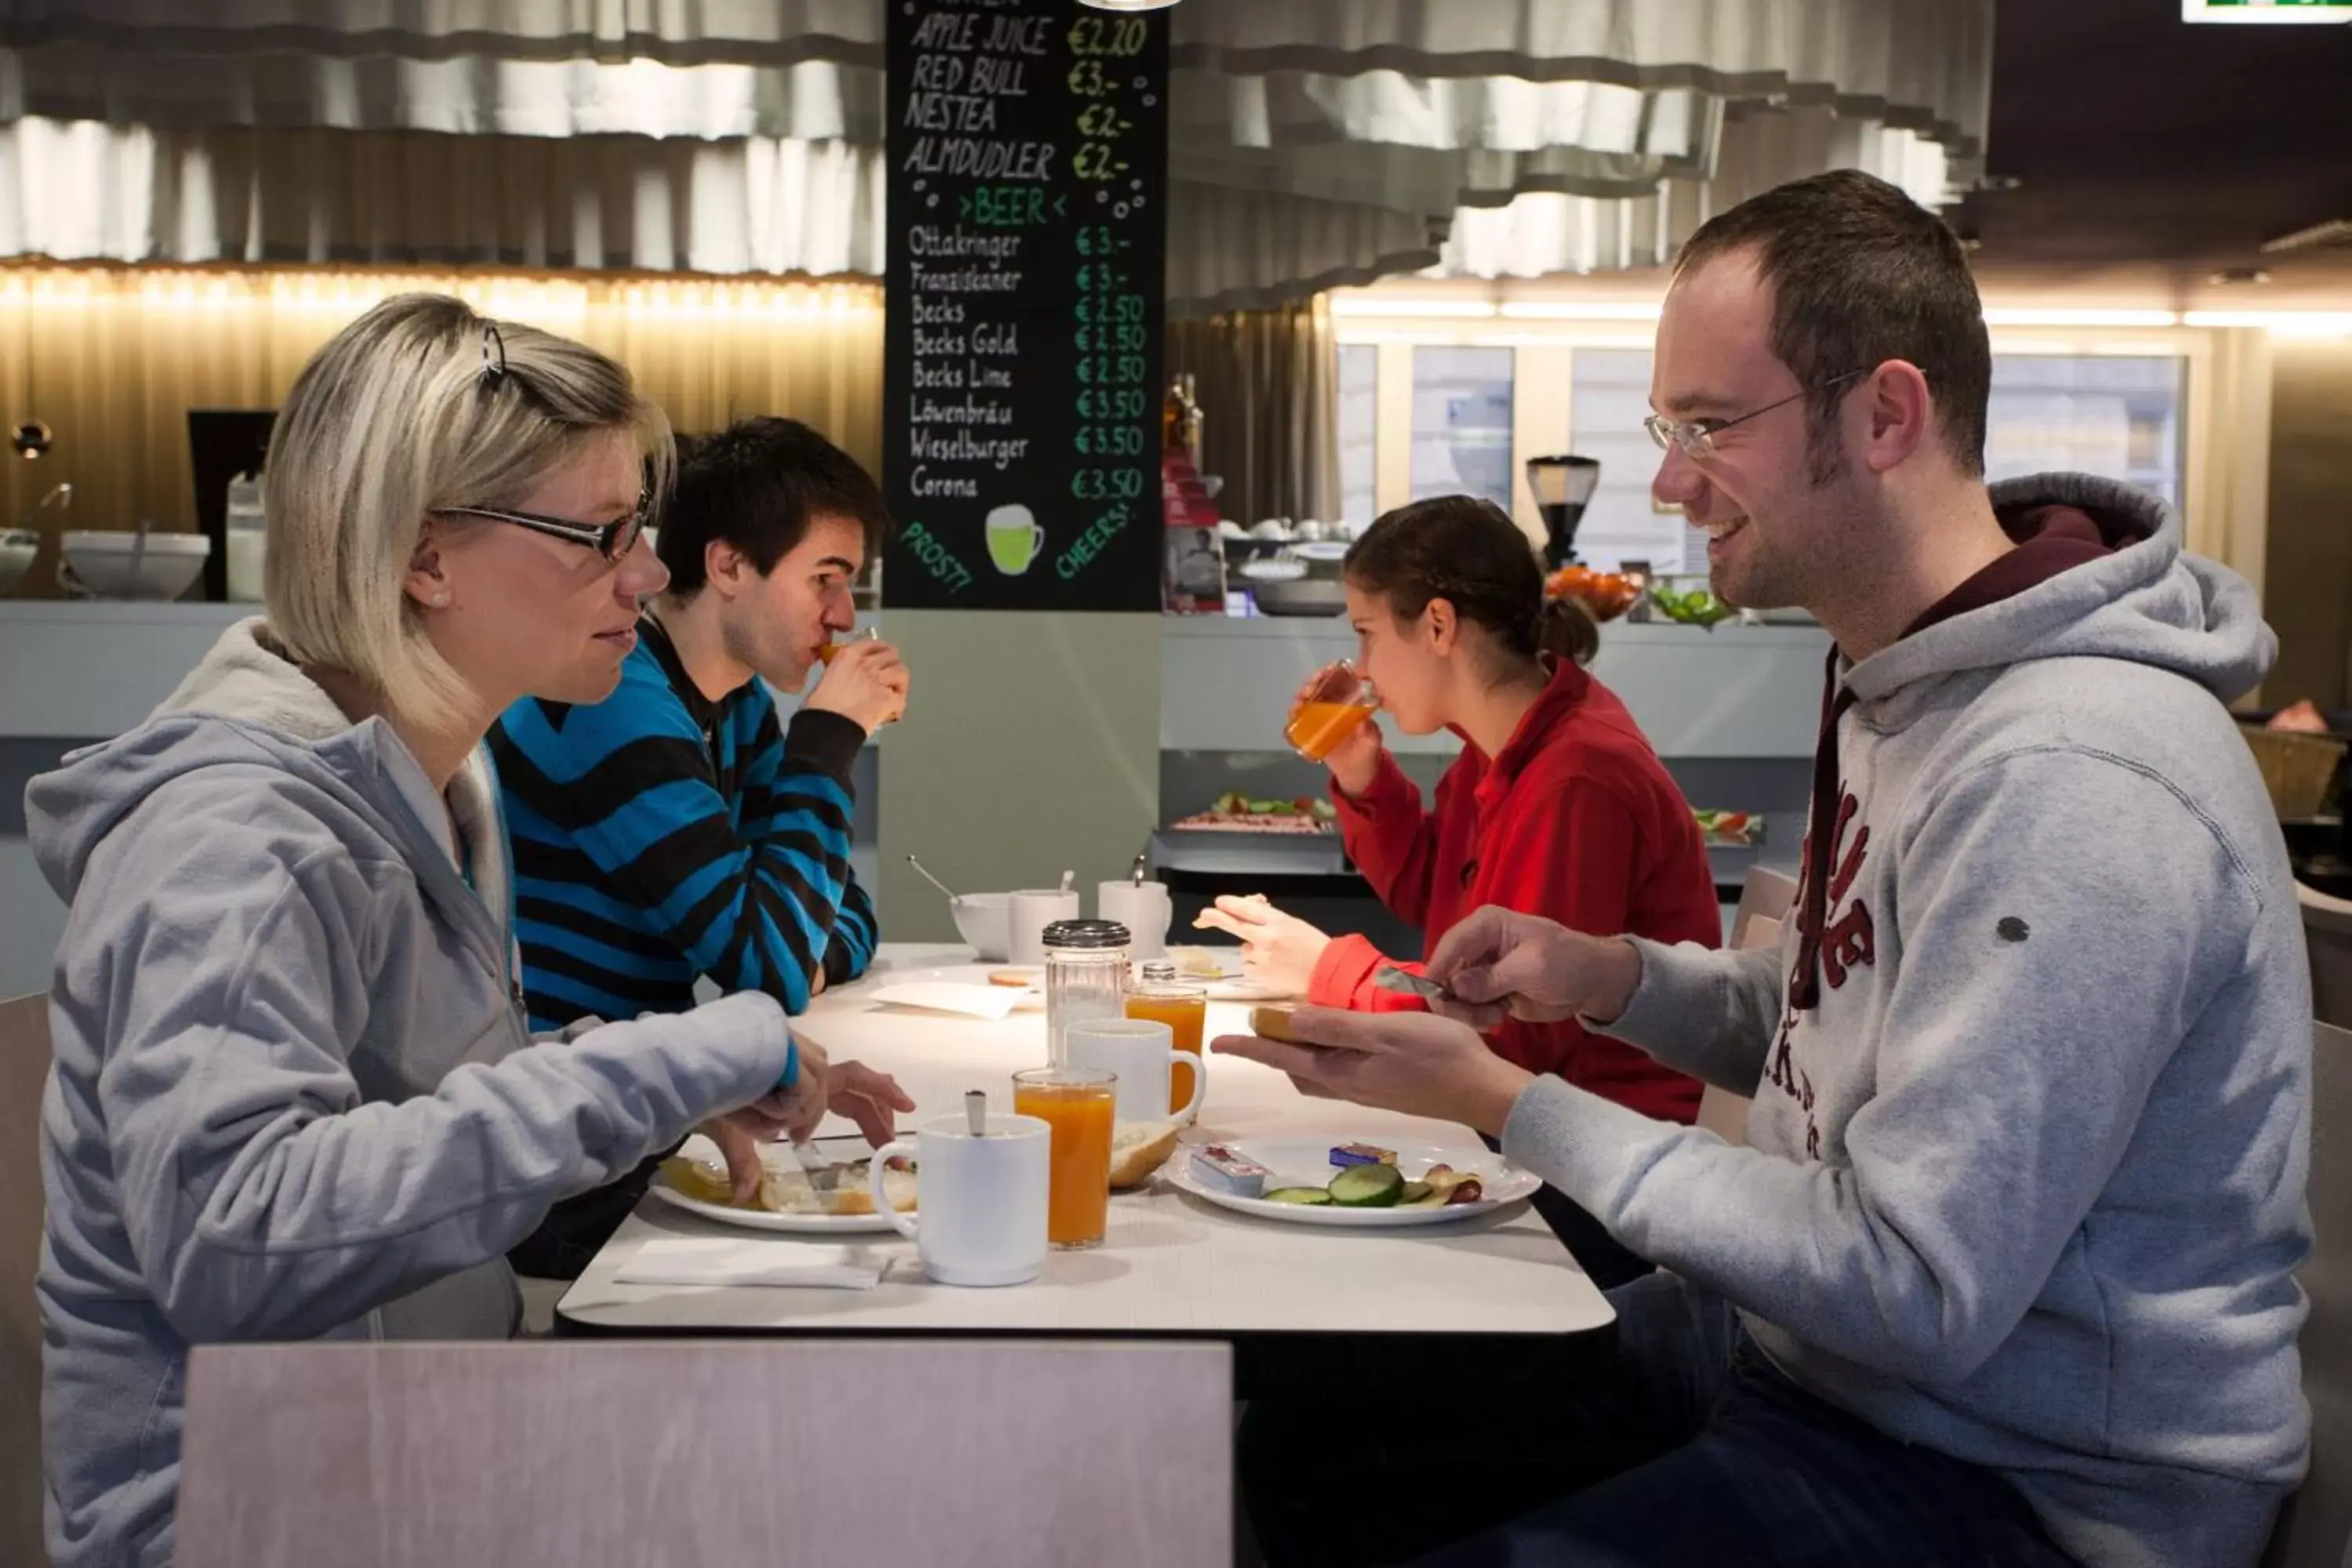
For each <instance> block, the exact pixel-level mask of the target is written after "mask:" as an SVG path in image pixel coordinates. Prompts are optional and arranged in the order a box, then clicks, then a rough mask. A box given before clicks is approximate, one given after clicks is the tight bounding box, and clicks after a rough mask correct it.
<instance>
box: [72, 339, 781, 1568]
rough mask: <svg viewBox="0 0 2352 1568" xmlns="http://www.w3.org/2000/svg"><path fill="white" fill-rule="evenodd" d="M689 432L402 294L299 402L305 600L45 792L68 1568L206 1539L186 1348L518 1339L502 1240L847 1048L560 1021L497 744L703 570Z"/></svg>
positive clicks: (589, 688)
mask: <svg viewBox="0 0 2352 1568" xmlns="http://www.w3.org/2000/svg"><path fill="white" fill-rule="evenodd" d="M670 449H671V447H670V438H669V431H668V428H667V424H666V422H665V421H664V420H663V418H662V416H661V414H660V412H659V411H658V410H657V409H656V408H655V407H654V406H653V405H652V404H650V403H648V402H646V400H645V398H643V397H642V396H641V395H638V393H637V392H636V391H635V388H634V387H633V386H632V385H631V384H630V380H629V376H628V373H627V372H626V371H625V370H623V369H622V368H621V367H620V366H619V365H617V364H615V363H613V362H612V361H611V360H609V359H606V358H605V357H604V355H602V354H599V353H595V352H593V350H590V349H587V348H584V347H583V346H581V345H580V344H578V343H575V342H567V341H566V340H564V339H562V338H559V337H554V336H551V335H550V334H548V333H546V332H541V331H533V330H532V329H530V328H528V327H523V326H519V325H512V324H497V325H493V324H492V323H490V322H488V321H484V320H482V319H481V318H480V317H478V316H477V315H476V314H475V313H474V312H473V311H472V310H469V309H467V307H466V306H465V305H463V304H461V303H459V302H458V301H457V300H451V299H444V298H438V297H434V296H426V295H411V296H407V297H404V298H400V299H394V300H386V301H384V302H383V304H381V305H378V306H377V307H376V308H374V309H373V310H370V311H369V312H368V313H367V314H366V315H364V316H362V317H361V318H360V319H359V320H358V321H354V322H352V324H351V325H350V326H349V327H347V328H345V329H344V330H343V331H342V332H341V333H340V334H339V335H338V336H337V337H336V338H335V339H334V341H332V342H330V343H329V344H328V345H327V346H326V347H325V348H324V349H322V350H320V353H318V354H317V356H316V357H314V358H313V359H312V360H311V361H310V364H309V365H308V366H307V367H306V368H305V369H304V370H303V372H302V374H301V375H300V377H299V379H298V380H297V381H296V383H295V385H294V389H293V391H292V393H291V394H290V395H289V397H288V398H287V400H286V404H285V406H284V408H283V409H282V410H281V411H280V414H279V416H278V425H277V429H276V433H275V434H274V436H273V437H272V439H271V442H270V448H269V457H268V466H267V469H266V474H265V478H264V480H263V487H264V489H263V495H264V505H265V507H266V508H267V510H268V588H267V593H268V605H267V611H268V613H267V614H266V615H264V616H260V617H257V618H256V619H252V620H247V621H246V622H243V623H242V624H240V625H238V626H234V627H232V628H231V629H230V630H229V631H228V632H226V634H225V635H224V636H223V637H222V638H221V639H220V641H219V642H218V643H217V644H215V647H213V649H212V651H211V653H209V654H208V655H207V656H206V657H205V659H204V660H203V662H202V663H201V664H200V665H199V666H198V667H197V668H196V670H195V671H194V673H193V674H192V675H190V676H189V677H188V679H186V680H185V681H184V682H183V683H182V684H181V686H180V689H178V691H176V692H175V693H173V696H172V697H171V699H170V700H168V701H166V702H165V703H164V704H163V707H162V708H161V709H160V710H157V711H156V713H155V714H154V715H153V716H152V718H151V719H149V720H148V721H147V722H146V723H145V724H143V725H142V726H141V727H140V728H139V729H137V730H134V731H131V733H129V734H127V735H124V736H122V737H121V738H120V739H118V740H115V741H112V742H108V743H106V744H104V745H101V746H97V747H93V748H91V749H89V750H87V751H84V752H78V753H75V754H74V755H73V756H71V757H69V758H68V759H67V761H66V763H64V765H63V766H62V767H61V768H60V769H59V770H58V772H56V773H49V774H47V775H45V776H44V777H41V778H38V779H36V780H35V781H34V782H33V784H32V786H31V788H30V789H29V791H28V792H27V795H26V813H27V816H28V818H29V823H30V830H31V835H32V837H33V840H34V843H35V846H36V847H37V851H38V853H39V857H40V861H41V866H42V869H43V871H44V872H45V873H46V874H47V878H48V879H49V882H50V885H51V886H53V887H54V888H55V889H57V890H58V894H59V895H60V896H61V897H63V898H65V899H66V900H68V902H69V903H70V904H71V905H72V913H71V917H70V920H69V921H68V926H67V931H66V936H65V940H64V942H63V944H62V945H61V947H60V948H59V950H58V960H57V970H56V977H55V981H54V984H53V985H52V989H51V993H50V996H51V1000H50V1020H51V1030H52V1035H53V1040H54V1045H55V1050H56V1058H57V1066H56V1070H55V1073H54V1074H53V1076H52V1078H51V1079H50V1082H49V1087H48V1090H47V1096H46V1099H45V1102H44V1104H43V1106H42V1125H41V1164H42V1177H43V1184H44V1188H45V1192H46V1196H47V1207H48V1219H47V1225H48V1244H47V1247H46V1248H45V1250H44V1252H43V1256H42V1260H41V1268H40V1274H39V1279H38V1282H37V1291H38V1296H39V1300H40V1306H41V1312H42V1318H43V1322H44V1325H45V1331H46V1335H45V1337H46V1362H45V1388H44V1393H43V1414H44V1419H45V1421H46V1424H47V1425H46V1441H45V1445H44V1447H45V1450H46V1452H45V1465H46V1469H47V1484H48V1537H49V1549H50V1552H51V1553H52V1555H53V1556H54V1558H55V1560H56V1562H57V1563H58V1568H81V1565H83V1564H93V1565H94V1564H98V1563H108V1564H117V1563H146V1564H152V1563H164V1562H167V1561H169V1559H170V1556H171V1552H172V1526H173V1499H174V1489H175V1486H176V1483H177V1479H178V1473H179V1439H180V1421H181V1410H182V1396H183V1390H184V1386H185V1373H186V1363H187V1356H188V1351H189V1347H190V1346H191V1345H194V1344H197V1343H202V1342H217V1341H238V1340H295V1339H310V1338H320V1337H323V1338H330V1339H350V1340H375V1339H392V1338H410V1339H469V1338H483V1337H503V1336H505V1335H507V1334H509V1333H510V1332H512V1331H513V1330H514V1328H515V1326H516V1322H517V1317H518V1300H517V1296H516V1291H515V1286H514V1279H513V1277H512V1275H511V1274H510V1273H509V1270H508V1268H507V1266H506V1264H505V1262H504V1261H503V1254H504V1253H505V1252H506V1250H507V1249H508V1247H511V1246H512V1245H513V1244H514V1243H515V1242H516V1241H518V1240H519V1239H520V1238H521V1237H523V1236H525V1235H527V1234H528V1233H529V1232H530V1230H531V1228H532V1227H533V1226H535V1225H536V1224H537V1223H538V1222H539V1220H540V1219H541V1216H543V1215H545V1214H546V1212H547V1211H548V1209H549V1207H550V1206H551V1205H553V1204H554V1203H556V1202H557V1201H558V1200H559V1199H562V1198H564V1197H568V1196H570V1195H572V1194H577V1193H581V1192H584V1191H587V1190H588V1189H590V1188H593V1187H596V1186H599V1185H602V1184H605V1183H608V1182H611V1181H613V1180H614V1179H615V1178H616V1177H619V1176H621V1175H622V1174H624V1173H626V1172H628V1171H629V1170H630V1169H632V1168H633V1167H635V1165H636V1164H637V1163H639V1162H641V1161H642V1160H644V1159H646V1157H647V1156H648V1155H649V1154H651V1153H654V1152H658V1151H660V1150H662V1149H664V1148H666V1147H667V1146H668V1145H670V1144H672V1143H674V1142H677V1140H678V1139H680V1138H681V1137H683V1136H684V1135H685V1134H686V1132H687V1131H688V1129H690V1128H692V1127H693V1126H694V1125H695V1124H696V1123H697V1122H698V1121H702V1120H704V1119H705V1118H707V1117H711V1116H714V1115H717V1114H719V1113H722V1112H730V1111H737V1108H748V1109H745V1110H740V1111H737V1114H738V1115H739V1117H740V1118H741V1119H743V1120H746V1121H750V1122H751V1124H753V1125H754V1126H755V1127H756V1128H757V1129H758V1130H759V1131H761V1132H763V1133H765V1134H766V1135H768V1136H774V1135H776V1134H777V1133H778V1132H780V1131H782V1132H790V1133H792V1134H794V1135H798V1136H805V1134H806V1131H807V1130H808V1128H809V1127H810V1126H811V1125H813V1124H814V1120H815V1118H816V1116H817V1115H818V1114H820V1113H821V1107H822V1099H823V1092H824V1088H823V1079H824V1064H823V1060H822V1058H821V1057H819V1056H818V1055H817V1054H816V1053H815V1052H814V1051H813V1050H797V1051H796V1049H795V1047H794V1045H793V1039H792V1036H791V1034H790V1031H789V1030H788V1029H787V1027H786V1026H785V1021H784V1014H783V1009H782V1007H780V1006H779V1005H777V1004H776V1003H775V1002H774V1001H773V1000H772V998H770V997H767V996H764V995H761V994H744V995H738V996H732V997H730V998H728V999H727V1000H725V1001H722V1002H718V1003H714V1004H712V1005H709V1006H707V1007H703V1008H700V1009H698V1010H697V1011H695V1012H692V1013H688V1014H685V1015H681V1016H669V1017H660V1016H649V1017H646V1018H644V1019H640V1020H637V1021H635V1022H631V1023H617V1024H611V1025H606V1026H601V1027H591V1028H588V1029H585V1030H582V1031H574V1032H573V1034H574V1037H572V1038H571V1039H570V1040H569V1041H568V1042H550V1043H545V1044H538V1043H534V1042H533V1040H532V1039H531V1038H530V1037H529V1036H528V1034H527V1033H526V1032H525V1026H524V1021H523V1011H522V1005H521V993H520V987H519V986H518V984H516V971H515V959H514V940H513V936H512V923H513V912H512V909H511V903H512V900H511V896H510V892H509V889H511V887H512V886H513V874H512V870H511V868H510V866H509V861H508V854H507V847H506V838H505V834H504V832H503V830H502V827H501V825H500V823H499V817H498V805H497V801H498V790H497V787H496V784H495V782H494V781H493V780H492V779H491V777H490V775H489V773H488V764H487V763H486V761H485V760H484V753H483V751H482V749H481V746H480V742H481V740H482V737H483V735H484V733H485V732H486V731H488V728H489V726H490V722H491V721H492V720H494V719H495V718H496V717H497V716H498V715H499V713H500V712H501V711H502V710H505V709H506V708H508V707H509V706H510V705H511V704H513V703H514V702H516V701H518V700H520V699H522V698H525V697H541V698H547V699H550V700H556V701H566V702H594V701H596V700H599V699H601V698H603V697H604V696H605V695H606V694H607V693H609V692H610V691H611V690H612V689H613V688H614V683H615V681H616V680H617V679H619V675H620V669H621V661H622V659H623V658H624V657H625V656H626V655H627V653H628V651H629V649H630V647H632V646H633V645H634V643H635V636H636V634H635V624H636V618H637V605H638V602H639V601H640V600H641V599H642V598H643V597H645V596H646V595H649V594H652V593H654V592H655V591H656V590H658V589H659V588H660V587H661V586H662V584H663V583H664V582H665V581H666V579H667V574H666V573H665V572H664V571H663V569H662V567H661V564H660V563H658V562H657V561H656V559H655V558H654V553H653V552H652V550H651V549H650V548H649V547H646V546H645V545H644V544H643V542H642V541H641V539H640V531H641V530H642V529H643V528H644V526H645V523H646V507H647V505H648V500H649V498H658V497H659V496H660V495H661V494H662V493H663V491H664V489H665V488H666V486H667V479H668V465H669V461H670V457H669V454H670ZM780 1086H782V1087H780Z"/></svg>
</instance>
